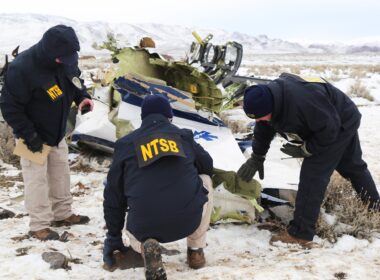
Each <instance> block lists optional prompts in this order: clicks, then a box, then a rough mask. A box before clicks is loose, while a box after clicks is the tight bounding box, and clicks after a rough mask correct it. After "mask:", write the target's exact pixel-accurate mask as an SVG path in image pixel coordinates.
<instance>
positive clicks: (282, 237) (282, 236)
mask: <svg viewBox="0 0 380 280" xmlns="http://www.w3.org/2000/svg"><path fill="white" fill-rule="evenodd" d="M277 241H281V242H283V243H285V244H297V245H300V246H301V247H303V248H311V247H312V245H313V242H312V241H309V240H305V239H301V238H297V237H294V236H292V235H290V234H289V232H288V231H287V230H284V231H282V232H280V233H278V234H276V235H273V236H272V238H271V239H270V241H269V243H270V244H271V245H273V243H274V242H277Z"/></svg>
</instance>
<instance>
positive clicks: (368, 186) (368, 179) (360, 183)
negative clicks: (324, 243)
mask: <svg viewBox="0 0 380 280" xmlns="http://www.w3.org/2000/svg"><path fill="white" fill-rule="evenodd" d="M334 170H337V171H338V172H339V174H340V175H342V176H343V177H344V178H346V179H349V180H350V181H351V183H352V186H353V187H354V189H355V191H356V192H357V193H358V194H359V195H360V197H361V199H362V200H363V201H365V202H370V207H373V206H374V205H375V204H376V203H378V201H379V193H378V191H377V189H376V185H375V183H374V181H373V179H372V176H371V173H370V172H369V170H368V168H367V164H366V163H365V162H364V161H363V159H362V150H361V148H360V141H359V136H358V133H357V131H356V132H355V133H354V134H349V133H347V132H342V133H341V134H340V136H339V137H338V139H337V141H336V142H335V143H334V144H332V145H330V146H329V147H328V148H327V149H326V150H325V151H323V153H321V154H318V155H314V156H311V157H309V158H305V159H304V161H303V163H302V167H301V173H300V182H299V186H298V193H297V197H296V207H295V212H294V217H293V221H292V222H291V223H290V225H289V227H288V231H289V233H290V234H291V235H293V236H295V237H298V238H301V239H305V240H313V237H314V235H315V226H316V223H317V220H318V216H319V212H320V207H321V204H322V201H323V199H324V195H325V191H326V188H327V185H328V183H329V180H330V177H331V174H332V173H333V171H334Z"/></svg>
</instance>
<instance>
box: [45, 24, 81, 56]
mask: <svg viewBox="0 0 380 280" xmlns="http://www.w3.org/2000/svg"><path fill="white" fill-rule="evenodd" d="M41 46H42V51H43V53H44V55H46V56H47V57H49V58H51V59H56V58H60V57H66V56H75V54H76V52H78V51H79V50H80V46H79V40H78V37H77V35H76V34H75V31H74V29H73V28H71V27H70V26H66V25H56V26H53V27H51V28H49V29H48V30H47V31H46V32H45V33H44V35H43V36H42V39H41Z"/></svg>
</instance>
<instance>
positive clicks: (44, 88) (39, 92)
mask: <svg viewBox="0 0 380 280" xmlns="http://www.w3.org/2000/svg"><path fill="white" fill-rule="evenodd" d="M55 28H65V30H66V31H67V32H66V33H64V36H66V38H65V39H66V41H64V40H62V39H61V40H58V39H59V38H57V42H56V43H57V44H59V46H60V47H58V48H53V47H54V46H53V45H54V42H51V41H48V40H47V39H46V38H45V35H44V37H43V38H42V39H41V41H40V42H38V43H37V44H36V45H34V46H32V47H31V48H29V49H27V50H26V51H24V52H22V53H20V54H19V55H18V56H17V57H16V58H15V59H14V60H13V61H12V62H11V63H10V65H9V68H8V70H7V72H6V78H5V85H4V87H3V89H2V94H1V97H0V108H1V112H2V114H3V117H4V119H5V120H6V121H7V123H8V124H9V125H10V126H11V127H12V128H13V131H14V133H15V135H16V137H21V138H23V139H30V138H31V137H32V136H33V134H34V133H37V134H38V135H39V136H40V137H41V138H42V140H43V141H44V142H45V143H47V144H48V145H50V146H56V145H57V144H58V143H59V142H60V141H61V140H62V138H63V137H64V136H65V131H66V121H67V118H68V114H69V110H70V107H71V105H72V103H73V101H74V102H75V103H76V104H77V105H79V103H80V102H81V101H82V100H83V99H85V98H91V97H90V96H89V95H88V94H87V92H86V89H85V87H84V85H83V82H82V81H81V80H79V79H78V77H79V75H80V71H79V69H78V66H77V65H73V66H66V65H63V64H58V63H56V62H55V58H58V57H60V56H63V55H66V54H67V53H66V52H69V53H70V52H72V51H79V42H78V39H77V37H76V35H75V33H74V30H72V29H71V28H69V27H65V26H57V27H53V28H52V29H51V32H54V29H55ZM45 34H46V33H45ZM52 44H53V45H52ZM54 52H55V53H54ZM74 77H76V78H74ZM73 78H74V79H76V81H80V83H79V85H78V83H76V84H77V86H76V85H74V83H73V82H72V81H73Z"/></svg>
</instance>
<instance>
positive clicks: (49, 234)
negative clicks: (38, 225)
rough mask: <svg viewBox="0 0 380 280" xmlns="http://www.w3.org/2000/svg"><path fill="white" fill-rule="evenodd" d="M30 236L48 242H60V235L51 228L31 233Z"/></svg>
mask: <svg viewBox="0 0 380 280" xmlns="http://www.w3.org/2000/svg"><path fill="white" fill-rule="evenodd" d="M28 234H29V236H30V237H33V238H37V239H39V240H41V241H46V240H58V239H59V234H58V233H57V232H55V231H53V230H51V229H50V228H44V229H40V230H36V231H29V233H28Z"/></svg>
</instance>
